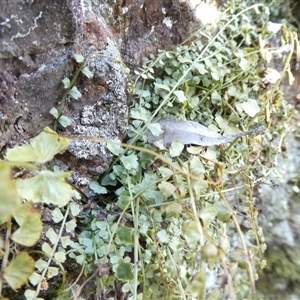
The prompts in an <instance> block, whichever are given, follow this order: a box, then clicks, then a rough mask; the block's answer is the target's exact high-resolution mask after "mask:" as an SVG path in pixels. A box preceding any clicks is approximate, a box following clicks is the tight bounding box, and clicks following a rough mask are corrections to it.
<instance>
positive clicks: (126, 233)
mask: <svg viewBox="0 0 300 300" xmlns="http://www.w3.org/2000/svg"><path fill="white" fill-rule="evenodd" d="M133 233H134V230H133V228H130V227H126V226H120V227H119V229H118V231H117V236H118V237H119V239H120V241H121V242H125V243H128V244H132V243H133Z"/></svg>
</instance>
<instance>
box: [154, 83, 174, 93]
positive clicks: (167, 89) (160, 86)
mask: <svg viewBox="0 0 300 300" xmlns="http://www.w3.org/2000/svg"><path fill="white" fill-rule="evenodd" d="M154 86H155V88H157V89H161V90H165V91H167V92H170V87H169V86H168V85H166V84H161V83H157V82H154Z"/></svg>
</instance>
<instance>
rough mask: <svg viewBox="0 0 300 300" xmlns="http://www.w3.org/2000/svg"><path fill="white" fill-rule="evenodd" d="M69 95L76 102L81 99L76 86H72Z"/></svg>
mask: <svg viewBox="0 0 300 300" xmlns="http://www.w3.org/2000/svg"><path fill="white" fill-rule="evenodd" d="M69 94H70V95H71V96H72V97H73V98H74V99H75V100H78V99H79V98H80V97H82V94H81V93H80V91H79V90H78V88H77V87H76V86H73V87H72V88H71V89H70V91H69Z"/></svg>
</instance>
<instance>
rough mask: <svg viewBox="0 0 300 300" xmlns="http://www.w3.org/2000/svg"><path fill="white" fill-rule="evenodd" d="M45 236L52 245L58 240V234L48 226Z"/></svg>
mask: <svg viewBox="0 0 300 300" xmlns="http://www.w3.org/2000/svg"><path fill="white" fill-rule="evenodd" d="M46 237H47V238H48V239H49V241H50V242H51V244H52V245H55V244H56V243H57V240H58V234H57V233H56V232H55V231H54V229H53V228H52V227H50V228H49V229H48V230H47V232H46Z"/></svg>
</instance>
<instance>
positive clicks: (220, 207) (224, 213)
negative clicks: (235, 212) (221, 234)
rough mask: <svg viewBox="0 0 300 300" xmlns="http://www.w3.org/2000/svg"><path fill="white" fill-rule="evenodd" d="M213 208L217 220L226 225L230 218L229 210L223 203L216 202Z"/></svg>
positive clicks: (230, 212) (230, 211)
mask: <svg viewBox="0 0 300 300" xmlns="http://www.w3.org/2000/svg"><path fill="white" fill-rule="evenodd" d="M214 206H215V208H216V210H217V212H218V218H219V219H220V221H222V222H224V223H228V222H229V220H230V218H231V216H232V210H231V208H230V207H229V206H228V205H226V204H225V203H224V202H223V201H218V202H216V203H215V205H214Z"/></svg>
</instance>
